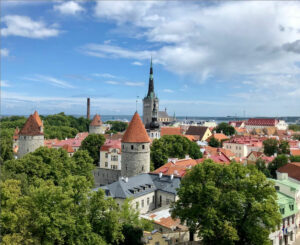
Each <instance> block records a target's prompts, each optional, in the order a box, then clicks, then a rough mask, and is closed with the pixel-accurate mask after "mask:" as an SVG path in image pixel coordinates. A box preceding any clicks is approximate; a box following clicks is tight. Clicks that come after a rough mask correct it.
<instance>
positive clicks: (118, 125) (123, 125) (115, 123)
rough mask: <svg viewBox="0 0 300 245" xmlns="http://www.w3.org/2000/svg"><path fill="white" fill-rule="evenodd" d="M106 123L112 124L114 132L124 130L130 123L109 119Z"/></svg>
mask: <svg viewBox="0 0 300 245" xmlns="http://www.w3.org/2000/svg"><path fill="white" fill-rule="evenodd" d="M106 123H107V124H110V125H112V126H111V128H110V130H111V131H112V132H124V131H125V130H126V129H127V127H128V123H126V122H122V121H107V122H106Z"/></svg>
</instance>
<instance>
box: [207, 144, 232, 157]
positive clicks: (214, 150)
mask: <svg viewBox="0 0 300 245" xmlns="http://www.w3.org/2000/svg"><path fill="white" fill-rule="evenodd" d="M204 149H205V154H210V155H217V154H218V151H220V152H222V153H223V154H225V155H226V156H227V157H228V158H234V157H235V154H234V153H233V152H232V151H230V150H228V149H225V148H216V147H211V146H206V147H205V148H204Z"/></svg>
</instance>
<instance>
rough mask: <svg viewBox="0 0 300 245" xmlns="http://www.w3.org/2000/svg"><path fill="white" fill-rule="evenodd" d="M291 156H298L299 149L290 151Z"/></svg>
mask: <svg viewBox="0 0 300 245" xmlns="http://www.w3.org/2000/svg"><path fill="white" fill-rule="evenodd" d="M290 151H291V155H292V156H300V149H290Z"/></svg>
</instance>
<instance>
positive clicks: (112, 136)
mask: <svg viewBox="0 0 300 245" xmlns="http://www.w3.org/2000/svg"><path fill="white" fill-rule="evenodd" d="M103 136H104V137H105V139H111V140H118V139H119V140H121V139H122V138H123V133H119V132H118V133H116V134H104V135H103Z"/></svg>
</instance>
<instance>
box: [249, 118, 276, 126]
mask: <svg viewBox="0 0 300 245" xmlns="http://www.w3.org/2000/svg"><path fill="white" fill-rule="evenodd" d="M277 123H278V120H277V119H275V118H250V119H248V121H247V122H246V125H251V126H275V125H276V124H277Z"/></svg>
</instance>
